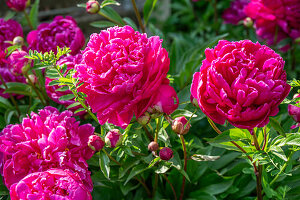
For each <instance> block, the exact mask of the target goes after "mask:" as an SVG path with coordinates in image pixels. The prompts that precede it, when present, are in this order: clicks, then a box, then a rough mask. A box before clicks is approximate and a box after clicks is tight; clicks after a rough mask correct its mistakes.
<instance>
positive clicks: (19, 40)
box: [13, 36, 24, 46]
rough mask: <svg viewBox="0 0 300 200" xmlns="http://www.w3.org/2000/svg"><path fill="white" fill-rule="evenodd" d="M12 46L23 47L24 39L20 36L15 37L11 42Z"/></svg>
mask: <svg viewBox="0 0 300 200" xmlns="http://www.w3.org/2000/svg"><path fill="white" fill-rule="evenodd" d="M13 45H14V46H16V45H18V46H23V45H24V38H23V37H21V36H17V37H15V38H14V40H13Z"/></svg>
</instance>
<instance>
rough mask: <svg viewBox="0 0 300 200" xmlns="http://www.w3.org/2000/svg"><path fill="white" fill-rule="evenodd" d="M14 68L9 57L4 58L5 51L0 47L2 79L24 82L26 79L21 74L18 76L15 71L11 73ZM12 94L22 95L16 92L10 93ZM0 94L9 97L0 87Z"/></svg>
mask: <svg viewBox="0 0 300 200" xmlns="http://www.w3.org/2000/svg"><path fill="white" fill-rule="evenodd" d="M13 71H14V68H13V66H12V64H11V63H10V61H9V59H7V58H6V53H4V51H1V49H0V74H1V76H2V78H3V80H4V81H5V82H6V83H8V82H20V83H26V79H25V78H24V77H23V76H19V75H17V74H15V73H13ZM0 85H2V82H1V80H0ZM12 95H13V96H16V97H17V98H21V97H23V95H18V94H12ZM0 96H1V97H4V98H9V94H8V93H4V89H2V88H0Z"/></svg>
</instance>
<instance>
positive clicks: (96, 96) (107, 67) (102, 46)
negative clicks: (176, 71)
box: [76, 26, 175, 128]
mask: <svg viewBox="0 0 300 200" xmlns="http://www.w3.org/2000/svg"><path fill="white" fill-rule="evenodd" d="M169 64H170V59H169V58H168V53H167V51H166V50H165V49H164V48H162V40H160V39H159V37H157V36H154V37H150V38H147V36H146V34H141V33H139V32H136V31H134V30H133V29H132V28H131V27H130V26H124V27H112V28H109V29H107V30H104V31H101V33H100V34H92V35H91V37H90V41H89V42H88V44H87V47H86V49H85V50H84V51H83V61H82V63H81V64H80V65H76V71H77V72H78V78H79V80H80V81H82V82H84V84H83V85H82V86H81V88H80V90H81V92H83V93H85V94H86V95H87V97H86V99H87V102H88V104H89V105H90V106H91V108H92V110H93V112H95V113H97V117H98V120H99V122H100V123H101V124H104V123H106V122H109V123H112V124H115V125H117V126H121V127H122V128H126V126H127V125H128V124H129V123H130V121H131V119H132V117H133V114H135V116H136V118H139V117H140V116H141V115H142V114H143V113H144V112H145V111H146V110H147V109H148V107H150V106H152V105H153V104H154V103H155V102H154V101H155V99H156V96H157V95H158V89H159V88H160V87H161V85H168V83H169V81H168V79H167V78H166V76H167V73H168V70H169ZM166 89H167V91H164V92H166V93H169V90H171V87H166ZM173 104H175V103H174V101H173Z"/></svg>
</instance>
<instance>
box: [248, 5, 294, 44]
mask: <svg viewBox="0 0 300 200" xmlns="http://www.w3.org/2000/svg"><path fill="white" fill-rule="evenodd" d="M245 13H246V14H247V15H248V16H249V17H250V18H252V19H253V20H254V27H255V28H256V34H257V35H258V36H259V37H261V38H262V39H265V40H267V43H268V45H273V44H277V43H278V42H280V41H281V40H283V39H285V38H289V37H290V38H292V39H296V38H299V37H300V20H299V19H300V1H299V0H273V1H270V0H251V2H250V3H249V5H248V6H247V7H246V8H245ZM287 48H288V46H285V47H284V48H283V49H282V50H287Z"/></svg>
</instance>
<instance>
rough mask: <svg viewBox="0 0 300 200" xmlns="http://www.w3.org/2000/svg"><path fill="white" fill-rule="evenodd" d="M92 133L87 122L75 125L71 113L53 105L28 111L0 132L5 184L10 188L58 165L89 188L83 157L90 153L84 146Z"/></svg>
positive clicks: (90, 187) (88, 173) (87, 157)
mask: <svg viewBox="0 0 300 200" xmlns="http://www.w3.org/2000/svg"><path fill="white" fill-rule="evenodd" d="M93 134H94V128H93V127H92V126H91V125H90V124H84V125H81V126H79V122H77V121H76V119H75V118H73V117H72V112H70V111H64V112H62V113H60V112H58V110H57V109H56V108H53V107H45V109H43V110H40V111H39V113H38V114H36V113H31V116H30V117H26V118H24V119H23V121H22V124H16V125H8V126H7V127H6V128H4V129H3V130H2V132H1V134H0V135H1V136H0V151H1V152H2V153H3V154H4V166H3V177H4V181H5V184H6V186H7V187H8V188H10V186H11V185H12V184H14V183H17V182H18V181H20V180H21V179H22V178H24V177H25V176H27V175H28V174H30V173H33V172H41V171H45V170H48V169H50V168H59V169H70V170H72V171H73V172H76V173H78V175H79V176H80V178H81V179H82V180H83V182H84V184H85V186H86V187H87V188H88V190H89V191H92V188H93V186H92V181H91V178H90V172H89V171H88V165H87V163H86V160H87V159H89V158H91V156H92V154H93V151H92V150H91V149H90V148H89V147H88V138H89V136H90V135H93Z"/></svg>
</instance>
